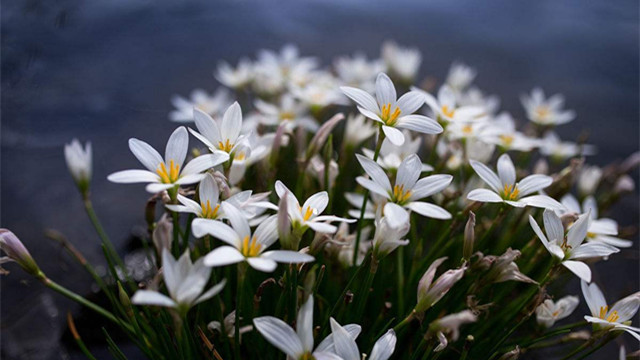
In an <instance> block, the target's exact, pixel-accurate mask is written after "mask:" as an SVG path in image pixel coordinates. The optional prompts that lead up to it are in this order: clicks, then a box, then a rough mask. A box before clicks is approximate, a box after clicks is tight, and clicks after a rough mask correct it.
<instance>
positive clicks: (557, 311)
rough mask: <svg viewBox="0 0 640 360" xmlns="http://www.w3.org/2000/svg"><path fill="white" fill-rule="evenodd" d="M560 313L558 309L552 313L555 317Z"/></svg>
mask: <svg viewBox="0 0 640 360" xmlns="http://www.w3.org/2000/svg"><path fill="white" fill-rule="evenodd" d="M558 314H560V310H556V311H554V312H553V314H551V315H552V316H553V317H557V316H558Z"/></svg>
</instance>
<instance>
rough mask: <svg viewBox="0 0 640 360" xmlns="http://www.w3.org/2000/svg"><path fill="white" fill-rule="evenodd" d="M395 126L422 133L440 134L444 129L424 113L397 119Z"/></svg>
mask: <svg viewBox="0 0 640 360" xmlns="http://www.w3.org/2000/svg"><path fill="white" fill-rule="evenodd" d="M396 126H397V127H399V128H402V129H407V130H412V131H417V132H419V133H423V134H440V133H441V132H443V131H444V129H443V128H442V126H441V125H440V124H438V122H437V121H435V120H433V119H431V118H429V117H426V116H424V115H407V116H402V117H400V118H399V119H398V122H397V123H396Z"/></svg>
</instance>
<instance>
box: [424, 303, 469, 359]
mask: <svg viewBox="0 0 640 360" xmlns="http://www.w3.org/2000/svg"><path fill="white" fill-rule="evenodd" d="M477 320H478V317H477V316H476V315H475V314H474V313H473V312H472V311H471V310H463V311H461V312H459V313H455V314H449V315H446V316H443V317H441V318H440V319H438V320H436V321H434V322H432V323H431V324H429V331H430V332H432V333H433V332H435V333H436V335H437V336H438V340H439V341H440V344H438V346H436V348H435V349H433V351H435V352H438V351H442V350H444V349H445V348H446V347H447V345H448V344H449V339H450V340H451V341H456V340H458V338H459V337H460V326H461V325H464V324H469V323H473V322H476V321H477ZM447 336H448V337H449V339H447Z"/></svg>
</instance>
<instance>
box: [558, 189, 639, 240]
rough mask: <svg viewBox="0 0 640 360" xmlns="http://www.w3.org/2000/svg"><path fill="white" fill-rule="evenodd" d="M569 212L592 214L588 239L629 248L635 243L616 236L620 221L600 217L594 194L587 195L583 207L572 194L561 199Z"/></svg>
mask: <svg viewBox="0 0 640 360" xmlns="http://www.w3.org/2000/svg"><path fill="white" fill-rule="evenodd" d="M561 201H562V205H564V206H565V207H566V208H567V210H568V212H572V213H575V214H578V215H579V214H586V213H589V214H591V215H590V217H591V222H590V223H589V229H588V230H587V241H595V242H602V243H604V244H607V245H611V246H614V247H617V248H627V247H631V246H632V245H633V241H630V240H624V239H620V238H617V237H615V236H616V235H618V223H617V222H616V221H615V220H613V219H608V218H601V219H598V203H597V202H596V199H595V198H594V197H593V196H587V197H586V198H585V199H584V201H583V202H582V208H580V204H579V203H578V200H577V199H576V198H575V197H574V196H573V195H571V194H567V195H565V196H564V197H562V199H561Z"/></svg>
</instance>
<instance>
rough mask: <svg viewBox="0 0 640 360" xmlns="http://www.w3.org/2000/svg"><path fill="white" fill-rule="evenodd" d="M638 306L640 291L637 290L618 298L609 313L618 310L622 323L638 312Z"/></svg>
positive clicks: (619, 320) (639, 304)
mask: <svg viewBox="0 0 640 360" xmlns="http://www.w3.org/2000/svg"><path fill="white" fill-rule="evenodd" d="M638 307H640V292H636V293H634V294H631V295H629V296H627V297H625V298H623V299H620V300H618V301H617V302H616V303H615V304H613V306H612V307H611V309H609V313H613V312H614V311H617V312H618V315H619V316H620V318H619V319H618V322H621V323H622V322H625V321H627V320H631V319H632V318H633V316H634V315H635V314H636V312H638Z"/></svg>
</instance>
